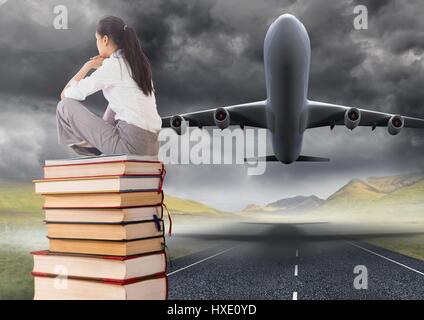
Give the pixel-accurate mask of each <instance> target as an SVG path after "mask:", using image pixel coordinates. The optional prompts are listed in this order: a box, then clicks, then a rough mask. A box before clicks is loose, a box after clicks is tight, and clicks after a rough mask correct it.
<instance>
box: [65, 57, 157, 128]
mask: <svg viewBox="0 0 424 320" xmlns="http://www.w3.org/2000/svg"><path fill="white" fill-rule="evenodd" d="M152 84H153V81H152ZM99 90H102V91H103V95H104V96H105V98H106V100H107V101H108V102H109V107H110V108H111V109H112V111H113V112H115V113H116V115H115V120H123V121H126V122H127V123H129V124H132V125H135V126H138V127H140V128H142V129H145V130H148V131H151V132H154V133H158V132H159V131H160V129H161V127H162V119H161V117H160V116H159V114H158V112H157V108H156V97H155V93H154V91H153V93H152V95H151V96H146V95H145V94H144V92H143V91H142V90H141V89H140V88H139V86H138V85H137V83H136V82H135V81H134V79H133V78H132V77H131V73H130V67H129V66H128V65H127V63H126V60H125V58H124V57H123V55H122V51H121V50H118V51H116V52H115V53H114V54H113V55H112V56H111V57H110V58H107V59H104V60H103V64H102V66H101V67H100V68H98V69H97V70H96V71H94V72H93V73H92V74H91V75H90V76H88V77H86V78H84V79H82V80H80V81H76V80H72V81H71V82H70V85H69V87H68V88H66V89H65V91H64V93H63V94H64V96H65V97H66V98H72V99H75V100H79V101H83V100H85V98H86V97H87V96H89V95H91V94H93V93H95V92H97V91H99Z"/></svg>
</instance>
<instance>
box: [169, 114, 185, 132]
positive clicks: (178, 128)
mask: <svg viewBox="0 0 424 320" xmlns="http://www.w3.org/2000/svg"><path fill="white" fill-rule="evenodd" d="M186 127H187V124H186V120H185V119H184V118H183V117H182V116H173V117H172V118H171V128H172V129H174V131H175V132H176V133H177V134H178V135H181V134H183V133H184V132H185V129H186Z"/></svg>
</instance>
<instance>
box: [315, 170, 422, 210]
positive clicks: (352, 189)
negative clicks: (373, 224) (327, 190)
mask: <svg viewBox="0 0 424 320" xmlns="http://www.w3.org/2000/svg"><path fill="white" fill-rule="evenodd" d="M423 199H424V177H423V175H422V174H409V175H399V176H392V177H372V178H368V179H366V180H365V181H363V180H360V179H354V180H351V181H350V182H349V183H347V184H346V185H345V186H343V187H342V188H340V189H339V190H338V191H336V192H335V193H334V194H333V195H331V196H330V197H329V198H328V199H327V200H326V201H325V202H324V203H323V204H322V206H321V207H319V208H318V209H317V210H316V211H315V212H327V213H329V212H334V213H335V212H342V213H346V212H351V213H356V212H361V213H373V212H377V211H378V212H385V213H390V212H393V213H397V214H402V213H403V212H406V211H408V212H418V211H421V212H422V211H423V209H424V200H423Z"/></svg>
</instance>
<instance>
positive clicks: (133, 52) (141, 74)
mask: <svg viewBox="0 0 424 320" xmlns="http://www.w3.org/2000/svg"><path fill="white" fill-rule="evenodd" d="M97 33H98V34H99V35H101V36H105V35H106V36H108V37H109V38H111V39H112V41H113V42H114V43H115V44H116V45H117V46H118V48H119V49H122V51H123V55H124V58H125V60H126V61H127V63H128V65H129V67H130V69H131V76H132V77H133V79H134V81H135V82H136V83H137V84H138V86H139V87H140V89H141V90H142V91H143V93H144V94H145V95H147V96H150V95H151V94H152V93H153V92H154V90H153V82H152V69H151V66H150V61H149V59H148V58H147V56H146V55H145V54H144V52H143V49H142V48H141V45H140V41H139V39H138V36H137V33H136V32H135V30H134V29H133V28H131V27H129V26H127V25H126V24H125V23H124V21H123V20H122V19H120V18H118V17H113V16H109V17H106V18H104V19H102V20H100V21H99V24H98V26H97Z"/></svg>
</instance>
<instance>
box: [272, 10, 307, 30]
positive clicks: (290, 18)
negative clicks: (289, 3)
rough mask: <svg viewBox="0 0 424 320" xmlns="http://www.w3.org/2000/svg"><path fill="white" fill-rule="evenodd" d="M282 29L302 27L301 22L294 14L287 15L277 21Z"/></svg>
mask: <svg viewBox="0 0 424 320" xmlns="http://www.w3.org/2000/svg"><path fill="white" fill-rule="evenodd" d="M275 24H278V25H279V26H280V27H293V26H299V25H301V22H300V21H299V20H298V19H297V18H296V17H295V16H294V15H292V14H289V13H285V14H282V15H281V16H279V17H278V18H277V19H276V20H275Z"/></svg>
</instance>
